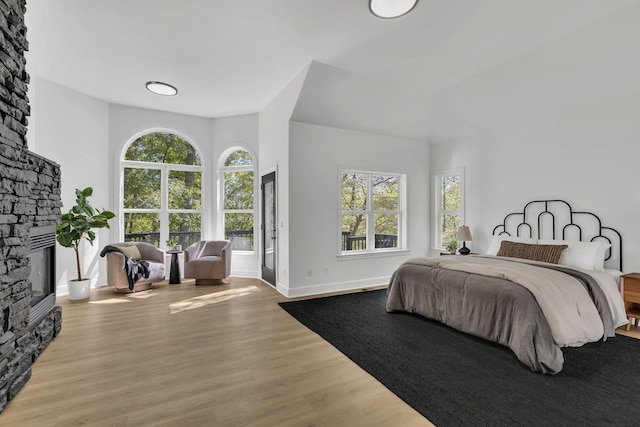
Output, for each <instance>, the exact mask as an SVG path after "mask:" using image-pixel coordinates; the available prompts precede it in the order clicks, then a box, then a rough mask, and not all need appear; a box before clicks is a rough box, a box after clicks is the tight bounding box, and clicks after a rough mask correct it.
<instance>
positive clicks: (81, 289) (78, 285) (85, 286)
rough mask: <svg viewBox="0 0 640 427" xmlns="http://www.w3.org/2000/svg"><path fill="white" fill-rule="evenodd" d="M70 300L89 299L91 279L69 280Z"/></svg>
mask: <svg viewBox="0 0 640 427" xmlns="http://www.w3.org/2000/svg"><path fill="white" fill-rule="evenodd" d="M67 286H69V299H70V300H81V299H88V298H89V295H90V293H91V279H83V280H80V281H78V280H69V283H68V284H67Z"/></svg>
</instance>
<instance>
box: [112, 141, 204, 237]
mask: <svg viewBox="0 0 640 427" xmlns="http://www.w3.org/2000/svg"><path fill="white" fill-rule="evenodd" d="M121 168H122V170H121V172H122V176H123V185H122V187H121V188H122V213H123V216H124V224H123V225H124V240H125V241H127V242H128V241H145V242H149V243H152V244H154V245H155V246H158V247H167V248H171V247H173V246H175V245H178V244H179V245H182V247H187V246H188V245H190V244H191V243H193V242H196V241H198V240H200V232H201V230H202V161H201V159H200V154H199V153H198V151H197V150H196V148H195V147H194V146H193V145H191V143H189V141H186V140H185V139H184V138H182V137H180V136H178V135H174V134H171V133H167V132H153V133H148V134H146V135H143V136H141V137H139V138H138V139H136V140H135V141H133V143H131V145H130V146H129V148H128V149H127V151H126V152H125V154H124V158H123V159H122V161H121Z"/></svg>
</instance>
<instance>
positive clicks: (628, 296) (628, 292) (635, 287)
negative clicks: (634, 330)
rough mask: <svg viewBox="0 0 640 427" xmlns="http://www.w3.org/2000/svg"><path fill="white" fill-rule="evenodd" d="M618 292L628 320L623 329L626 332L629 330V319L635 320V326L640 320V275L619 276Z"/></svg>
mask: <svg viewBox="0 0 640 427" xmlns="http://www.w3.org/2000/svg"><path fill="white" fill-rule="evenodd" d="M620 292H621V293H622V298H623V299H624V308H625V310H626V311H627V319H628V320H629V323H628V324H627V326H626V327H625V329H626V330H627V331H628V330H629V329H630V328H631V319H635V320H636V326H638V320H640V273H628V274H623V275H622V276H620Z"/></svg>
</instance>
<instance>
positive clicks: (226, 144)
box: [211, 113, 260, 277]
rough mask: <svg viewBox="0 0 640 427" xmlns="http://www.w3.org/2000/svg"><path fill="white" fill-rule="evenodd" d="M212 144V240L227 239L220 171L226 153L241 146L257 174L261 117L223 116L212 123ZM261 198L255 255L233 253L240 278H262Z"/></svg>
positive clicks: (256, 220)
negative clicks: (213, 197)
mask: <svg viewBox="0 0 640 427" xmlns="http://www.w3.org/2000/svg"><path fill="white" fill-rule="evenodd" d="M212 141H213V147H212V148H213V149H212V155H213V161H212V163H211V166H212V168H215V169H216V173H213V175H214V176H213V185H214V187H212V188H213V189H215V190H216V191H215V194H216V197H215V200H214V201H213V209H212V210H211V212H212V218H213V224H215V226H214V227H213V231H214V232H213V236H212V238H213V239H224V228H223V224H222V221H223V218H220V217H219V215H217V213H218V212H219V210H220V209H221V208H222V207H221V202H222V199H221V195H220V194H219V193H220V191H217V190H218V189H219V188H220V180H221V179H222V177H221V176H220V174H219V173H218V172H217V168H218V167H219V166H221V163H220V161H221V157H222V155H223V154H228V153H227V151H228V150H229V149H232V148H236V147H240V148H243V149H245V150H247V151H249V152H250V153H251V154H252V155H253V158H254V161H255V162H256V166H257V167H256V171H258V170H259V168H260V164H259V162H258V114H257V113H256V114H245V115H241V116H233V117H222V118H216V119H213V120H212ZM212 170H213V169H212ZM258 175H259V174H258V173H256V176H255V183H256V188H259V176H258ZM258 207H259V204H258V197H256V198H255V210H256V216H255V218H254V221H255V223H254V249H255V251H254V252H253V253H241V252H233V256H232V269H231V273H232V274H233V275H234V276H239V277H259V272H260V270H259V268H260V259H259V255H260V251H259V250H258V248H259V244H258V243H259V242H258V239H259V234H260V233H259V231H260V223H259V222H258V220H259V215H258V214H257V212H258V211H259V209H258Z"/></svg>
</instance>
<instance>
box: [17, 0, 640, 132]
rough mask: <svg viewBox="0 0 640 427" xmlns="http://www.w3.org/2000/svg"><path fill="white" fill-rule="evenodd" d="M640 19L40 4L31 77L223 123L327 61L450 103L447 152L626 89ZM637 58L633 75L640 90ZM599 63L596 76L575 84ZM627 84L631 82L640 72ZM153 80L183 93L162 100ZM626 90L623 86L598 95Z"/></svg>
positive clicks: (31, 12) (311, 5)
mask: <svg viewBox="0 0 640 427" xmlns="http://www.w3.org/2000/svg"><path fill="white" fill-rule="evenodd" d="M637 6H638V1H637V0H606V1H605V0H419V2H418V5H417V7H416V8H415V9H414V10H413V11H412V12H411V13H410V14H408V15H405V16H403V17H401V18H398V19H379V18H375V17H374V16H372V15H371V14H370V13H369V10H368V2H367V0H181V1H176V0H109V1H104V0H55V1H52V0H27V16H26V22H27V27H28V33H27V38H28V40H29V43H30V51H29V53H28V55H27V70H28V72H29V73H30V74H32V75H36V76H39V77H42V78H45V79H47V80H50V81H53V82H55V83H58V84H61V85H63V86H66V87H69V88H71V89H74V90H77V91H79V92H82V93H85V94H88V95H90V96H93V97H96V98H98V99H102V100H104V101H107V102H110V103H116V104H124V105H131V106H137V107H145V108H151V109H157V110H163V111H171V112H176V113H183V114H189V115H195V116H203V117H222V116H229V115H236V114H244V113H253V112H257V111H260V110H261V109H262V108H263V107H264V106H265V105H266V104H267V103H268V102H269V101H270V100H271V99H272V98H273V97H274V96H275V95H276V94H277V93H278V92H279V91H280V90H281V89H282V88H284V87H285V86H286V85H287V84H288V83H289V82H290V81H291V80H292V79H293V78H294V77H295V76H296V75H298V73H299V72H300V71H301V70H303V69H304V68H305V67H306V66H308V64H309V63H310V62H311V61H317V62H320V63H324V64H327V65H330V66H332V67H337V68H340V69H344V70H347V71H348V72H350V73H355V74H356V75H363V76H366V77H367V78H368V79H376V80H383V81H386V82H388V84H389V85H391V86H396V87H399V88H401V89H403V90H408V91H411V93H412V94H413V96H414V97H415V96H416V94H417V95H422V96H424V97H425V98H426V99H433V100H434V101H437V102H438V103H439V104H440V105H441V106H442V108H433V113H432V115H433V117H431V120H430V122H431V123H433V126H432V127H431V130H430V132H431V137H434V138H436V139H447V138H452V137H456V136H457V134H459V133H460V130H461V129H462V130H464V129H470V128H477V127H478V126H482V125H483V124H484V123H487V122H488V123H491V122H492V121H496V120H499V119H500V118H502V117H504V116H505V114H507V113H512V112H513V111H514V108H515V109H518V108H521V109H523V110H527V111H526V112H527V113H531V108H532V106H535V105H536V104H537V103H540V98H539V97H540V96H541V95H539V94H538V93H539V91H540V90H543V91H544V90H546V91H547V92H546V93H545V96H546V97H547V98H548V97H549V96H552V95H553V94H555V93H556V92H557V91H558V90H561V91H564V92H568V91H569V92H570V91H572V92H574V93H575V92H580V91H581V90H584V89H589V88H591V87H592V86H593V85H594V78H595V77H597V76H601V74H602V73H607V74H606V76H607V78H608V77H611V79H612V80H615V79H616V78H618V77H617V76H616V70H617V67H618V65H619V62H620V61H621V60H623V58H627V59H626V60H625V61H626V62H629V60H628V51H627V50H628V49H631V50H632V51H634V52H636V51H639V50H638V48H637V46H639V45H640V44H638V43H639V42H640V33H639V32H638V30H636V29H635V27H640V25H636V23H637V22H640V20H639V19H638V17H639V16H640V10H639V9H640V8H639V7H637ZM620 25H622V26H623V27H624V28H623V29H622V30H621V31H623V30H624V31H628V32H627V33H619V32H618V31H616V29H617V28H618V27H619V26H620ZM593 29H595V30H598V29H599V30H600V33H598V32H596V33H595V34H594V32H593V31H592V30H593ZM580 37H585V38H586V40H588V43H581V42H580V40H581V39H580ZM618 42H622V43H623V46H621V47H619V48H618V47H617V46H619V45H616V46H612V43H618ZM576 46H577V48H576ZM567 52H573V53H572V54H571V55H567ZM634 55H635V56H638V55H640V54H639V53H634V54H633V55H631V56H632V60H633V66H632V67H631V68H630V71H633V72H634V73H636V74H635V79H636V80H640V79H639V78H638V75H639V74H637V71H640V70H638V69H637V68H638V67H637V65H638V64H640V57H639V58H638V61H636V58H635V56H634ZM567 56H569V57H570V58H569V59H567ZM608 56H613V60H612V61H609V63H613V65H610V66H607V65H606V62H605V61H607V60H608V59H611V58H608ZM589 59H591V61H592V62H593V64H595V68H596V70H595V71H593V72H592V73H591V74H588V76H591V77H588V76H587V77H585V78H582V79H580V78H579V79H577V80H576V79H574V76H575V75H580V73H582V71H583V70H584V66H585V65H589V64H591V63H590V62H589V63H586V62H587V60H589ZM554 61H555V62H554ZM552 63H559V64H561V68H562V70H560V71H559V70H553V68H554V67H549V66H548V65H549V64H552ZM580 65H582V66H583V68H582V69H574V67H578V66H580ZM550 68H551V69H550ZM489 71H490V73H489ZM541 73H542V74H543V78H542V79H540V78H539V75H540V74H541ZM622 74H623V75H622V78H623V79H624V81H623V82H624V83H626V82H629V83H631V78H632V73H622ZM488 75H490V76H491V77H490V78H489V77H487V76H488ZM601 77H602V76H601ZM149 80H160V81H165V82H168V83H170V84H173V85H174V86H176V87H177V88H178V89H179V91H180V92H179V94H178V96H175V97H161V96H158V95H154V94H152V93H150V92H148V91H147V90H146V89H145V86H144V84H145V82H147V81H149ZM605 80H606V79H605ZM531 81H534V82H537V83H533V84H531V85H528V84H523V82H531ZM549 82H551V84H549ZM636 85H637V83H636ZM608 86H611V87H608ZM620 90H623V88H622V87H621V85H619V84H616V83H615V82H613V83H611V84H610V85H606V87H602V88H600V89H599V92H598V93H597V95H598V96H600V97H605V98H606V97H607V96H608V97H611V96H612V95H611V94H612V92H611V91H613V92H614V93H615V91H620ZM604 92H607V93H604ZM565 94H566V93H565ZM432 95H433V98H431V96H432ZM469 96H471V97H472V99H471V102H469ZM547 98H545V99H546V100H545V104H548V103H549V100H548V99H547ZM581 98H582V97H580V96H579V97H578V98H577V99H578V101H575V102H579V100H580V99H581ZM563 99H564V98H563ZM552 103H553V104H555V102H552ZM542 108H546V106H545V107H542ZM478 113H481V114H480V115H478ZM507 116H508V114H507ZM436 119H437V120H436ZM425 121H426V120H425ZM462 133H464V132H462Z"/></svg>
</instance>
